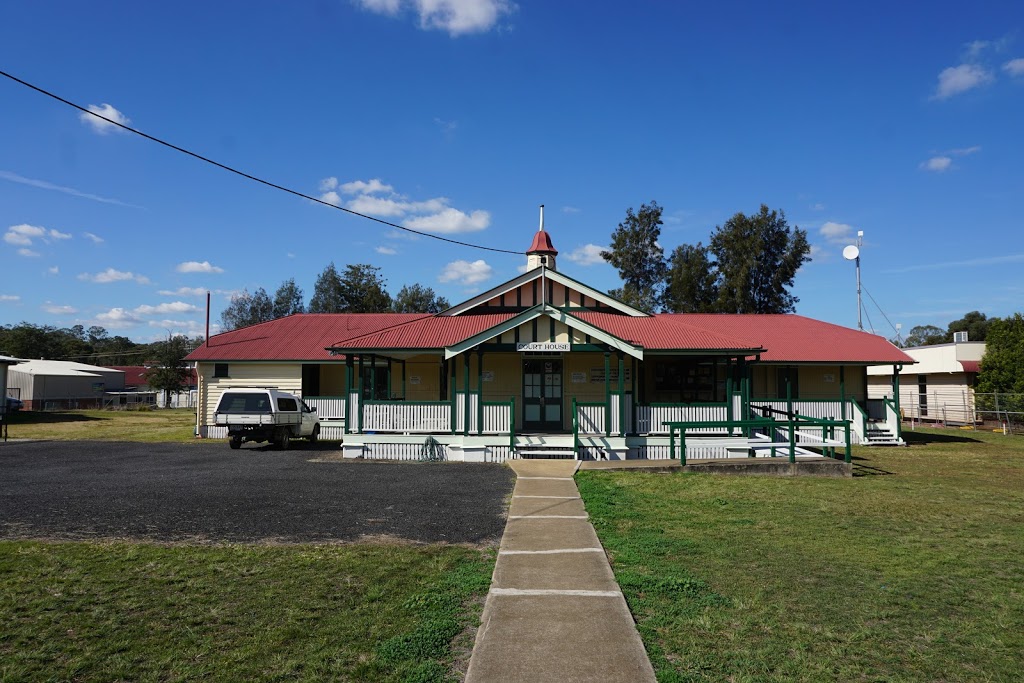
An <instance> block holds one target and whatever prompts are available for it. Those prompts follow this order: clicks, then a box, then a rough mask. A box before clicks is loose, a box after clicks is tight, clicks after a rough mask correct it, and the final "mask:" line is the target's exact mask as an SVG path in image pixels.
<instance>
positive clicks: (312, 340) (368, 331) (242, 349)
mask: <svg viewBox="0 0 1024 683" xmlns="http://www.w3.org/2000/svg"><path fill="white" fill-rule="evenodd" d="M515 315H516V314H515V313H509V312H506V313H481V314H474V313H471V312H467V313H465V314H462V315H459V316H433V315H429V314H423V313H412V314H409V313H362V314H359V313H351V314H345V313H340V314H302V315H293V316H289V317H287V318H281V319H279V320H274V321H272V322H269V323H263V324H261V325H254V326H252V327H247V328H244V329H241V330H234V331H232V332H226V333H224V334H219V335H216V336H215V337H213V338H211V340H210V344H209V346H207V345H205V344H204V345H203V346H201V347H199V348H198V349H196V350H195V351H194V352H193V353H192V354H191V355H190V356H189V360H205V361H210V360H307V361H316V360H327V359H329V358H331V356H330V354H328V352H327V351H326V348H327V347H334V348H339V349H345V348H349V349H381V350H384V349H440V348H444V347H448V346H452V345H454V344H457V343H458V342H460V341H462V340H464V339H467V338H469V337H471V336H473V335H475V334H479V333H480V332H483V331H485V330H488V329H490V328H492V327H494V326H496V325H499V324H500V323H503V322H505V321H506V320H508V319H510V318H512V317H514V316H515ZM572 315H574V316H576V317H578V318H579V319H581V320H584V321H586V322H588V323H590V324H591V325H595V326H597V327H599V328H601V329H603V330H605V331H607V332H608V333H610V334H612V335H614V336H616V337H618V338H620V339H623V340H625V341H627V342H630V343H633V344H636V345H637V346H641V347H643V348H645V349H649V350H664V351H670V350H709V351H710V350H731V351H747V350H752V349H759V348H763V349H765V351H764V352H763V353H762V354H761V360H762V361H766V362H775V363H781V362H803V363H808V362H814V363H840V362H846V363H912V362H913V359H912V358H910V356H908V355H906V354H905V353H903V352H902V351H900V350H899V349H897V348H896V347H895V346H893V345H892V344H890V343H889V342H888V341H887V340H886V339H884V338H882V337H879V336H877V335H873V334H868V333H866V332H859V331H857V330H852V329H850V328H847V327H841V326H839V325H833V324H831V323H826V322H822V321H820V320H814V319H811V318H806V317H804V316H800V315H789V314H788V315H756V314H749V315H729V314H660V315H656V316H651V317H646V318H638V317H633V316H626V315H620V314H616V313H605V312H597V311H578V312H576V311H574V312H573V313H572Z"/></svg>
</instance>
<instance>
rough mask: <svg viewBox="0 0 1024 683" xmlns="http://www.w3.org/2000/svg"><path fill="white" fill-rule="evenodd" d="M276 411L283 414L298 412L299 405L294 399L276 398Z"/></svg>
mask: <svg viewBox="0 0 1024 683" xmlns="http://www.w3.org/2000/svg"><path fill="white" fill-rule="evenodd" d="M277 409H278V410H280V411H281V412H284V413H295V412H298V410H299V404H298V403H297V402H296V401H295V399H294V398H278V399H277Z"/></svg>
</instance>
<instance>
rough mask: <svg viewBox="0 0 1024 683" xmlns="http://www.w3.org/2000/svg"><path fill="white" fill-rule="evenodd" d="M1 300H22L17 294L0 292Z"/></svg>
mask: <svg viewBox="0 0 1024 683" xmlns="http://www.w3.org/2000/svg"><path fill="white" fill-rule="evenodd" d="M0 301H21V297H20V296H18V295H17V294H0Z"/></svg>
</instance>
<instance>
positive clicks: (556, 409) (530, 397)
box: [523, 358, 562, 432]
mask: <svg viewBox="0 0 1024 683" xmlns="http://www.w3.org/2000/svg"><path fill="white" fill-rule="evenodd" d="M523 428H524V429H525V430H527V431H540V432H560V431H562V359H561V358H537V359H529V360H524V361H523Z"/></svg>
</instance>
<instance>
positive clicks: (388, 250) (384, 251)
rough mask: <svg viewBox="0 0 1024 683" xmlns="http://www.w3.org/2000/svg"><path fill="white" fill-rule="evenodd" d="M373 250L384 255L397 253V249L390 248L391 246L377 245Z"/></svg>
mask: <svg viewBox="0 0 1024 683" xmlns="http://www.w3.org/2000/svg"><path fill="white" fill-rule="evenodd" d="M374 251H376V252H377V253H378V254H384V255H385V256H394V255H395V254H397V253H398V251H397V250H395V249H392V248H391V247H377V248H376V249H375V250H374Z"/></svg>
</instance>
